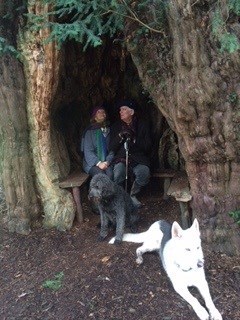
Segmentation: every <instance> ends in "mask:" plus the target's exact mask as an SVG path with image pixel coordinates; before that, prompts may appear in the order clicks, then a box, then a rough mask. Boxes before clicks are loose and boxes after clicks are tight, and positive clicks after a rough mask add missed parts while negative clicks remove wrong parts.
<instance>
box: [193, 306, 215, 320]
mask: <svg viewBox="0 0 240 320" xmlns="http://www.w3.org/2000/svg"><path fill="white" fill-rule="evenodd" d="M195 312H196V314H197V315H198V317H199V319H200V320H210V319H211V318H210V317H209V314H208V312H207V310H206V309H205V308H203V307H202V306H201V308H200V307H199V308H197V309H195Z"/></svg>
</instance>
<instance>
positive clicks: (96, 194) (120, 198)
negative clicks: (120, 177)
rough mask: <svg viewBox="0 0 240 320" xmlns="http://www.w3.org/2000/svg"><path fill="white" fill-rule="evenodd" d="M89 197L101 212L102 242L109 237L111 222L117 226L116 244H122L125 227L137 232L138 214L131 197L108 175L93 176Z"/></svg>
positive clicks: (100, 238)
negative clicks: (109, 224)
mask: <svg viewBox="0 0 240 320" xmlns="http://www.w3.org/2000/svg"><path fill="white" fill-rule="evenodd" d="M88 197H89V199H90V200H92V201H93V202H94V203H95V205H96V206H97V207H98V209H99V211H100V217H101V230H100V235H99V240H100V241H102V240H104V239H105V238H106V237H107V235H108V222H109V221H111V222H112V223H113V225H116V237H115V241H114V244H120V243H121V242H122V237H123V233H124V228H125V225H126V226H128V227H130V229H131V232H136V231H137V230H136V222H137V221H138V214H137V209H136V208H135V206H134V205H133V202H132V199H131V198H130V195H129V194H128V193H127V192H126V191H125V190H124V189H123V188H122V187H121V186H119V185H117V184H116V183H114V182H113V181H112V180H110V179H109V177H108V176H107V175H106V174H102V173H99V174H96V175H95V176H93V178H92V180H91V182H90V188H89V194H88Z"/></svg>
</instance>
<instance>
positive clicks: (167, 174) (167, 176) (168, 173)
mask: <svg viewBox="0 0 240 320" xmlns="http://www.w3.org/2000/svg"><path fill="white" fill-rule="evenodd" d="M175 174H176V171H174V170H171V169H165V170H161V171H156V172H154V173H152V177H153V178H164V182H163V183H164V184H163V199H164V200H166V199H168V194H167V191H168V188H169V187H170V184H171V180H172V178H173V177H174V176H175Z"/></svg>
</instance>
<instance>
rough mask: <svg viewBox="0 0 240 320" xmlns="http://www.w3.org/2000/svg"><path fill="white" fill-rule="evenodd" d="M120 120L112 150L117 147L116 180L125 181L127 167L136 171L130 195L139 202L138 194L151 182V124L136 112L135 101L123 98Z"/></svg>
mask: <svg viewBox="0 0 240 320" xmlns="http://www.w3.org/2000/svg"><path fill="white" fill-rule="evenodd" d="M118 108H119V115H120V120H119V121H117V122H116V123H115V124H114V125H113V126H112V128H111V132H110V142H109V150H111V151H113V153H114V158H113V161H112V163H113V180H114V181H115V182H116V183H117V184H122V183H123V182H124V180H125V178H126V148H127V149H128V163H127V167H128V168H129V170H132V172H133V174H134V178H135V180H134V182H133V185H132V188H131V192H130V195H131V197H132V200H133V202H134V204H135V205H136V206H138V207H139V206H140V205H141V203H140V202H139V201H138V200H137V198H136V195H137V194H138V193H139V192H140V190H141V188H142V187H143V186H145V185H146V184H147V183H148V182H149V178H150V168H149V167H150V159H149V156H148V155H149V153H150V150H151V139H150V133H149V128H148V125H147V124H146V123H145V122H144V121H143V120H141V119H139V118H138V117H137V116H136V112H135V111H136V110H135V109H136V106H135V104H134V103H133V102H132V101H129V100H123V101H121V102H120V103H119V104H118Z"/></svg>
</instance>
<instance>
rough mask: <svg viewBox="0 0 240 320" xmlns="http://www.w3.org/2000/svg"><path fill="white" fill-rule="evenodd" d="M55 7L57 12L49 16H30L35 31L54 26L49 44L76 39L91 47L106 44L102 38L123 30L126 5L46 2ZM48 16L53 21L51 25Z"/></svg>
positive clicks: (90, 0) (106, 0) (92, 0)
mask: <svg viewBox="0 0 240 320" xmlns="http://www.w3.org/2000/svg"><path fill="white" fill-rule="evenodd" d="M45 2H46V3H49V4H51V5H52V6H53V11H52V12H49V13H48V14H46V15H45V16H44V15H43V16H35V15H28V18H29V20H30V23H31V29H32V30H33V31H34V30H39V28H48V27H50V30H51V35H50V37H49V38H48V40H47V41H57V43H58V44H59V45H61V44H62V43H63V42H65V41H66V40H67V39H74V40H76V41H78V42H81V43H84V44H85V47H84V49H86V47H87V46H89V45H90V46H93V47H96V46H99V45H101V44H102V36H103V35H105V34H108V35H110V36H113V34H115V33H116V32H117V31H118V30H123V19H124V16H125V14H126V8H125V5H122V4H119V3H118V1H117V0H82V1H77V0H45ZM47 17H49V18H50V19H49V20H50V21H48V22H47V20H48V19H47Z"/></svg>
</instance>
